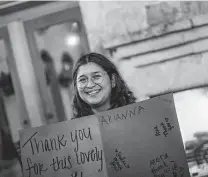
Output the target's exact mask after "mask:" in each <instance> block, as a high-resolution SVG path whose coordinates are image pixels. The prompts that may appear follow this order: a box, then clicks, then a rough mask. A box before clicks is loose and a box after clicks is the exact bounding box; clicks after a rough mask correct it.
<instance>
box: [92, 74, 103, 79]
mask: <svg viewBox="0 0 208 177" xmlns="http://www.w3.org/2000/svg"><path fill="white" fill-rule="evenodd" d="M101 77H102V75H101V74H96V75H94V76H93V78H94V79H100V78H101Z"/></svg>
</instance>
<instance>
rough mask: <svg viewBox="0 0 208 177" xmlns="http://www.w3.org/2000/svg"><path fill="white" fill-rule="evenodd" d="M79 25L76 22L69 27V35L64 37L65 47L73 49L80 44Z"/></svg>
mask: <svg viewBox="0 0 208 177" xmlns="http://www.w3.org/2000/svg"><path fill="white" fill-rule="evenodd" d="M79 31H80V25H79V23H78V22H73V23H72V24H71V25H70V33H69V34H68V35H67V36H66V38H65V42H66V45H67V46H70V47H73V46H77V45H79V43H80V36H79Z"/></svg>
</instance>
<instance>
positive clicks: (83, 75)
mask: <svg viewBox="0 0 208 177" xmlns="http://www.w3.org/2000/svg"><path fill="white" fill-rule="evenodd" d="M97 73H100V71H94V72H91V73H89V74H97ZM80 77H87V76H86V75H85V74H82V75H80V76H78V77H77V78H80Z"/></svg>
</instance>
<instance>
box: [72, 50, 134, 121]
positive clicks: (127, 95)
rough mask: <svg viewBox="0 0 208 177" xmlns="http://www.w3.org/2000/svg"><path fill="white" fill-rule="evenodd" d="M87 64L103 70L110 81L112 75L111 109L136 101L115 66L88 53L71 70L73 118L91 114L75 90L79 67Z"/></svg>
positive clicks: (95, 54) (107, 60)
mask: <svg viewBox="0 0 208 177" xmlns="http://www.w3.org/2000/svg"><path fill="white" fill-rule="evenodd" d="M89 62H93V63H96V64H97V65H99V66H100V67H101V68H103V69H104V70H105V71H106V72H107V73H108V76H109V77H110V79H112V75H114V77H115V82H116V85H115V87H114V88H112V92H111V100H110V104H111V109H114V108H118V107H121V106H125V105H128V104H131V103H134V102H135V101H136V98H135V97H134V94H133V93H132V92H131V91H130V89H129V88H128V86H127V85H126V83H125V82H124V80H123V79H122V77H121V76H120V74H119V72H118V70H117V68H116V66H115V65H114V64H113V63H112V62H111V61H110V60H109V59H107V58H106V57H105V56H103V55H101V54H98V53H89V54H86V55H84V56H82V57H81V58H80V59H79V60H78V61H77V62H76V64H75V66H74V69H73V103H72V107H73V118H79V117H83V116H89V115H92V114H93V112H92V110H91V108H90V106H89V105H88V104H86V103H85V102H84V101H83V100H82V99H81V98H80V96H79V93H78V90H77V88H76V79H77V72H78V70H79V67H80V66H82V65H85V64H87V63H89Z"/></svg>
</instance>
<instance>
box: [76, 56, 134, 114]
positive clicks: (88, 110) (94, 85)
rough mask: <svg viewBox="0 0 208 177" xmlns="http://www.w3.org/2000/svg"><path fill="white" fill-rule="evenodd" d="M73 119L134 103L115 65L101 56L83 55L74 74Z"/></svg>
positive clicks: (132, 96)
mask: <svg viewBox="0 0 208 177" xmlns="http://www.w3.org/2000/svg"><path fill="white" fill-rule="evenodd" d="M73 93H74V97H73V114H74V116H73V117H74V118H79V117H83V116H88V115H92V114H95V113H97V112H102V111H106V110H109V109H114V108H118V107H121V106H125V105H128V104H131V103H134V102H135V100H136V98H135V97H134V95H133V93H132V92H131V91H130V89H129V88H128V86H127V85H126V83H125V82H124V80H123V79H122V77H121V76H120V74H119V72H118V70H117V68H116V66H115V65H114V64H113V63H112V62H111V61H110V60H109V59H107V58H106V57H104V56H103V55H101V54H98V53H90V54H87V55H84V56H82V57H81V58H80V59H79V60H78V61H77V63H76V65H75V67H74V71H73Z"/></svg>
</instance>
